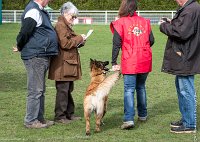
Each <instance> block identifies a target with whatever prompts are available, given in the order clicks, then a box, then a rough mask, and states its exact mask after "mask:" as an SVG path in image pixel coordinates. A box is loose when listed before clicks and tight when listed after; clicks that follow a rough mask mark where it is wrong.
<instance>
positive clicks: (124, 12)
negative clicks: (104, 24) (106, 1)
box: [118, 0, 137, 17]
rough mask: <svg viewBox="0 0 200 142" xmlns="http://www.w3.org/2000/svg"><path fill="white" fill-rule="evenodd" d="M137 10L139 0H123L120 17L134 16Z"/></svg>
mask: <svg viewBox="0 0 200 142" xmlns="http://www.w3.org/2000/svg"><path fill="white" fill-rule="evenodd" d="M136 10H137V0H122V2H121V5H120V8H119V13H118V15H119V17H126V16H128V15H130V16H133V15H134V12H135V11H136Z"/></svg>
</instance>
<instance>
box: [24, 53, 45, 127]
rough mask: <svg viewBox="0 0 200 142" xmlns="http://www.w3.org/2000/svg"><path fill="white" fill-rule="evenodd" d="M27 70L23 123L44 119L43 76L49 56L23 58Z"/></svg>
mask: <svg viewBox="0 0 200 142" xmlns="http://www.w3.org/2000/svg"><path fill="white" fill-rule="evenodd" d="M23 62H24V65H25V67H26V71H27V89H28V96H27V104H26V116H25V119H24V122H25V124H32V123H33V122H34V121H37V120H39V121H42V120H44V101H45V96H44V93H45V76H46V73H47V70H48V67H49V58H48V57H43V58H38V57H35V58H32V59H29V60H23Z"/></svg>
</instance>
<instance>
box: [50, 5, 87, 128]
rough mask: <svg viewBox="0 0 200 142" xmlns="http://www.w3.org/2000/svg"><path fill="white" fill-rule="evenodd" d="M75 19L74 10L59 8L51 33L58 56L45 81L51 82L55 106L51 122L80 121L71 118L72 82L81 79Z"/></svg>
mask: <svg viewBox="0 0 200 142" xmlns="http://www.w3.org/2000/svg"><path fill="white" fill-rule="evenodd" d="M77 15H78V9H77V8H76V7H75V6H74V5H73V3H71V2H67V3H64V4H63V5H62V7H61V16H59V17H58V22H57V23H56V26H55V30H56V33H57V36H58V41H59V50H60V52H59V54H58V56H55V57H54V58H52V60H51V63H50V68H49V77H48V78H49V79H51V80H55V86H56V90H57V93H56V102H55V121H56V122H58V123H62V124H68V123H70V122H72V121H73V120H79V119H81V118H80V117H78V116H75V115H74V113H75V104H74V100H73V97H72V91H73V89H74V81H75V80H79V79H81V75H82V73H81V62H80V55H79V51H78V48H80V47H81V46H83V45H84V43H85V35H84V34H82V35H78V34H76V33H75V32H74V30H73V29H72V26H73V22H74V20H75V19H76V17H77Z"/></svg>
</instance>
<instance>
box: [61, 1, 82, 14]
mask: <svg viewBox="0 0 200 142" xmlns="http://www.w3.org/2000/svg"><path fill="white" fill-rule="evenodd" d="M60 13H61V14H62V15H63V14H64V13H68V14H72V15H78V9H77V8H76V6H74V4H73V3H71V2H66V3H64V4H63V5H62V7H61V8H60Z"/></svg>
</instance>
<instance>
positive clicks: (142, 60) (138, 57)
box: [110, 14, 152, 74]
mask: <svg viewBox="0 0 200 142" xmlns="http://www.w3.org/2000/svg"><path fill="white" fill-rule="evenodd" d="M110 29H111V31H112V33H113V32H114V29H115V30H116V31H117V32H118V34H119V35H120V37H121V39H122V55H121V69H122V74H137V73H147V72H150V71H151V70H152V51H151V47H150V41H149V36H150V32H151V26H150V21H149V20H146V19H145V18H143V17H140V16H138V15H137V14H134V16H132V17H130V16H128V17H122V18H120V19H118V20H116V21H114V22H112V23H111V25H110Z"/></svg>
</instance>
